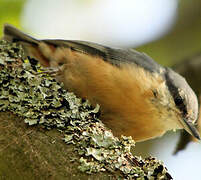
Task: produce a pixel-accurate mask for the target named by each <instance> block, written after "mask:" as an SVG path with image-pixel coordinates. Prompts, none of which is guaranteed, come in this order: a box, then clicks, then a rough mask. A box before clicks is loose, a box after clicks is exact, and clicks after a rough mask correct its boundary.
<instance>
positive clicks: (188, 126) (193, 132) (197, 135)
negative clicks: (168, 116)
mask: <svg viewBox="0 0 201 180" xmlns="http://www.w3.org/2000/svg"><path fill="white" fill-rule="evenodd" d="M182 125H183V127H184V129H185V130H186V131H187V132H188V133H189V134H191V135H192V136H193V137H195V138H197V139H198V140H201V138H200V133H199V132H198V130H197V129H196V127H195V125H194V124H193V123H192V122H191V121H189V120H188V119H186V118H184V119H183V120H182Z"/></svg>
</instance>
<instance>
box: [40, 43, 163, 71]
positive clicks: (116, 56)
mask: <svg viewBox="0 0 201 180" xmlns="http://www.w3.org/2000/svg"><path fill="white" fill-rule="evenodd" d="M43 41H44V42H46V43H49V44H52V45H55V46H61V45H62V46H67V47H70V48H72V49H73V50H75V51H79V52H82V53H86V54H89V55H94V56H100V57H101V58H102V59H104V60H105V61H107V62H109V63H111V64H113V65H116V66H120V65H121V64H125V63H128V64H130V63H134V64H136V65H138V66H140V67H143V68H145V69H146V70H148V71H150V72H160V69H161V68H162V66H160V65H159V64H157V63H156V62H155V61H154V60H153V59H152V58H150V57H149V56H147V55H146V54H145V53H140V52H138V51H136V50H134V49H117V48H111V47H107V46H103V45H100V44H96V43H92V42H87V41H77V40H43Z"/></svg>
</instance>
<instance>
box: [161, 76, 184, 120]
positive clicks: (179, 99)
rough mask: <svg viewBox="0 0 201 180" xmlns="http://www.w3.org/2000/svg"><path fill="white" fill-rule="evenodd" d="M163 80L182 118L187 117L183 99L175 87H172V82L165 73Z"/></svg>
mask: <svg viewBox="0 0 201 180" xmlns="http://www.w3.org/2000/svg"><path fill="white" fill-rule="evenodd" d="M165 78H166V85H167V87H168V89H169V91H170V93H171V95H172V97H173V98H174V102H175V105H176V106H177V108H178V109H179V110H180V111H181V112H182V114H183V116H186V115H187V107H186V104H185V102H184V101H183V98H182V97H181V96H180V94H179V91H178V88H177V87H176V86H174V84H173V83H172V81H171V79H170V78H169V76H168V75H167V73H166V74H165Z"/></svg>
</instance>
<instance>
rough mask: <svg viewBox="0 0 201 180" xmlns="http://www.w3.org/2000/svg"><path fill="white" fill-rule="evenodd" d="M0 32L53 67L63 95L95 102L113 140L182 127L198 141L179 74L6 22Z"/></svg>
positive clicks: (140, 56)
mask: <svg viewBox="0 0 201 180" xmlns="http://www.w3.org/2000/svg"><path fill="white" fill-rule="evenodd" d="M3 33H4V35H3V39H4V40H7V41H9V42H16V43H19V44H21V45H22V47H23V48H24V50H25V53H26V55H27V56H29V57H33V58H35V59H37V60H38V61H39V62H40V63H41V65H42V66H44V67H47V68H57V69H58V72H59V73H58V74H57V75H56V79H57V80H58V81H60V82H63V84H64V87H65V88H66V89H67V90H68V91H70V92H74V93H75V94H76V95H77V96H78V97H80V98H84V99H88V100H89V101H90V103H91V104H92V105H94V106H95V105H96V104H99V105H100V114H101V116H100V118H101V120H102V122H103V123H104V124H105V125H106V126H107V127H108V128H110V129H111V130H112V132H113V134H114V135H115V136H121V135H125V136H131V137H132V138H133V139H134V140H135V141H136V142H140V141H145V140H149V139H153V138H156V137H160V136H162V135H163V134H165V133H166V132H167V131H169V130H176V129H185V130H186V131H187V132H188V133H189V134H191V135H192V136H194V137H195V138H197V139H199V140H200V135H199V132H198V131H197V129H196V127H195V122H196V120H197V118H198V99H197V97H196V95H195V93H194V92H193V90H192V89H191V87H190V86H189V85H188V83H187V82H186V80H185V79H184V78H183V77H182V76H181V75H179V74H178V73H176V72H174V71H173V70H172V69H170V68H168V67H163V66H161V65H159V64H158V63H156V62H155V61H154V60H153V59H152V58H151V57H149V56H148V55H146V54H145V53H141V52H138V51H136V50H134V49H120V48H114V47H107V46H104V45H100V44H96V43H92V42H87V41H79V40H62V39H43V40H39V39H36V38H33V37H31V36H30V35H27V34H26V33H24V32H22V31H20V30H19V29H17V28H15V27H13V26H12V25H9V24H5V25H4V30H3Z"/></svg>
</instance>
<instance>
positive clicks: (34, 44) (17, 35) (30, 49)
mask: <svg viewBox="0 0 201 180" xmlns="http://www.w3.org/2000/svg"><path fill="white" fill-rule="evenodd" d="M3 39H4V40H6V41H9V42H17V43H19V44H21V45H22V46H23V48H24V50H25V53H26V55H28V56H30V57H34V58H35V59H37V60H39V61H40V63H41V65H43V66H45V67H49V66H50V62H49V59H47V58H46V57H45V56H44V55H43V53H42V52H41V49H40V45H41V42H42V41H40V40H37V39H35V38H33V37H31V36H29V35H27V34H25V33H23V32H22V31H20V30H19V29H17V28H15V27H13V26H12V25H9V24H5V25H4V29H3Z"/></svg>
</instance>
